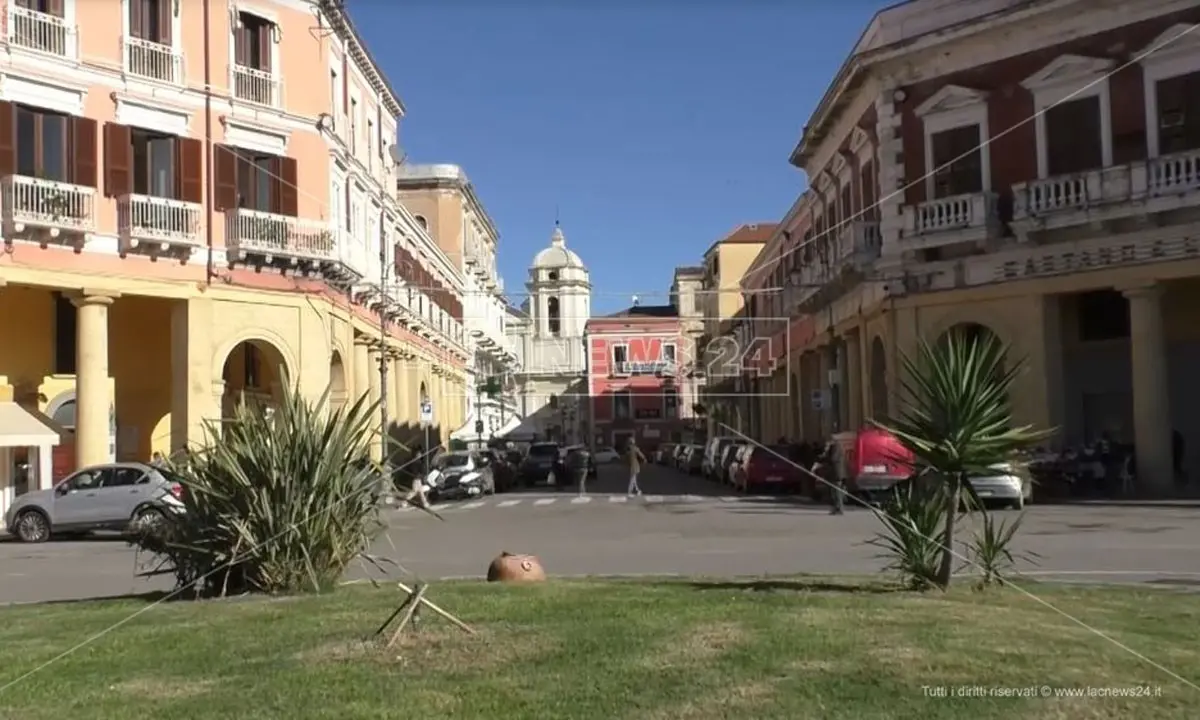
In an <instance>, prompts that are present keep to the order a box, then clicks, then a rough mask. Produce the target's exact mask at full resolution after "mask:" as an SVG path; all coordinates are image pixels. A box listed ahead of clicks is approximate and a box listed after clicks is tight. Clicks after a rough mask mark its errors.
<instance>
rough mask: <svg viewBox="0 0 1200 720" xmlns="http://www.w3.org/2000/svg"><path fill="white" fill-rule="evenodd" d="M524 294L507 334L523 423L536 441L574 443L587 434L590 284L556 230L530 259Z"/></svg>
mask: <svg viewBox="0 0 1200 720" xmlns="http://www.w3.org/2000/svg"><path fill="white" fill-rule="evenodd" d="M525 288H526V290H527V292H528V297H527V299H526V301H525V303H524V304H523V306H522V308H521V309H520V311H519V312H518V313H516V314H511V317H512V321H511V323H510V326H509V328H508V332H509V336H510V337H511V338H512V342H513V345H514V349H515V350H516V352H517V363H518V365H519V368H520V369H519V370H518V371H517V372H516V375H515V377H514V382H515V388H516V390H515V392H516V396H517V405H518V406H519V407H520V410H521V416H522V417H523V418H524V420H523V421H522V422H523V424H524V426H525V427H526V428H527V429H529V430H530V431H532V432H533V433H534V434H535V435H536V436H537V437H541V438H550V439H556V440H560V441H562V442H572V443H573V442H579V441H580V440H581V438H584V437H586V434H587V433H586V428H585V427H584V425H585V423H586V409H587V408H586V403H585V400H586V398H587V382H586V377H585V375H586V370H587V356H586V353H585V350H584V331H585V329H586V325H587V320H588V318H589V317H590V316H591V312H592V282H591V278H590V276H589V274H588V270H587V267H586V266H585V265H584V264H583V260H581V259H580V258H579V255H577V254H575V252H574V251H572V250H570V249H568V248H567V241H566V236H565V235H564V234H563V232H562V229H561V228H559V227H557V226H556V227H555V228H554V233H553V235H552V236H551V238H550V246H549V247H547V248H544V249H543V250H541V251H540V252H538V254H537V256H536V257H534V259H533V264H532V265H531V266H530V267H529V277H528V280H527V281H526V283H525Z"/></svg>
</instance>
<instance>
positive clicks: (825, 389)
mask: <svg viewBox="0 0 1200 720" xmlns="http://www.w3.org/2000/svg"><path fill="white" fill-rule="evenodd" d="M829 360H830V358H829V346H828V345H822V346H821V347H819V348H817V358H816V366H817V385H816V387H817V388H820V389H821V391H822V393H823V395H824V397H823V398H822V400H823V403H822V405H821V410H820V412H818V413H817V427H818V428H819V431H818V436H819V437H820V438H821V439H823V440H824V439H828V438H829V433H830V431H831V430H832V428H833V407H832V405H833V393H832V392H830V388H829V370H830V369H831V367H832V363H830V361H829Z"/></svg>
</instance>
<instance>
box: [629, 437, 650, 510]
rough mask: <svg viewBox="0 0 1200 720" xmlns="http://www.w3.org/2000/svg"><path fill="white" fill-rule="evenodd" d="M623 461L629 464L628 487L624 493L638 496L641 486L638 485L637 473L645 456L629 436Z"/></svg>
mask: <svg viewBox="0 0 1200 720" xmlns="http://www.w3.org/2000/svg"><path fill="white" fill-rule="evenodd" d="M625 462H626V464H627V465H628V466H629V489H628V490H626V492H625V494H626V495H629V496H634V495H638V496H640V495H641V494H642V488H641V487H640V486H639V485H638V473H639V472H641V469H642V463H644V462H646V456H645V455H643V454H642V451H641V450H639V449H638V446H637V443H636V442H635V441H634V439H633V438H629V442H628V444H626V446H625Z"/></svg>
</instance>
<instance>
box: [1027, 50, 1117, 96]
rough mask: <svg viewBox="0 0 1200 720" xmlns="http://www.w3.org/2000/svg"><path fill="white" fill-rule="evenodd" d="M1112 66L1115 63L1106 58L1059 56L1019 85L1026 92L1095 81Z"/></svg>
mask: <svg viewBox="0 0 1200 720" xmlns="http://www.w3.org/2000/svg"><path fill="white" fill-rule="evenodd" d="M1114 64H1115V61H1113V60H1110V59H1106V58H1094V57H1086V56H1084V55H1060V56H1059V57H1057V58H1056V59H1054V60H1053V61H1052V62H1051V63H1050V64H1049V65H1047V66H1046V67H1044V68H1042V69H1041V70H1038V71H1037V72H1035V73H1034V74H1032V75H1030V76H1029V77H1027V78H1025V79H1024V80H1022V81H1021V85H1022V86H1023V87H1025V89H1027V90H1034V89H1037V88H1043V87H1047V86H1050V85H1061V84H1063V83H1068V82H1080V81H1083V80H1088V79H1095V78H1096V77H1099V76H1101V75H1105V74H1107V73H1108V71H1109V70H1111V69H1112V67H1113V65H1114Z"/></svg>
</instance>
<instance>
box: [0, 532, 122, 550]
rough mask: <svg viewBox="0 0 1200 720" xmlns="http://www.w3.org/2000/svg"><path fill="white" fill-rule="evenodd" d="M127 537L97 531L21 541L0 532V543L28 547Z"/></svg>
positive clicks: (118, 540) (110, 541) (107, 540)
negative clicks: (41, 539)
mask: <svg viewBox="0 0 1200 720" xmlns="http://www.w3.org/2000/svg"><path fill="white" fill-rule="evenodd" d="M128 540H129V538H128V537H127V536H125V535H122V534H120V533H97V534H94V535H92V534H83V535H52V536H50V539H49V540H47V541H45V542H44V543H22V542H21V541H20V540H18V539H17V538H16V536H14V535H9V534H7V533H0V544H4V543H11V544H13V545H28V546H29V547H31V548H32V547H37V546H39V545H61V544H63V543H113V542H120V543H123V542H127V541H128Z"/></svg>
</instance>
